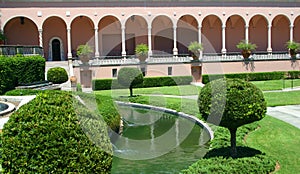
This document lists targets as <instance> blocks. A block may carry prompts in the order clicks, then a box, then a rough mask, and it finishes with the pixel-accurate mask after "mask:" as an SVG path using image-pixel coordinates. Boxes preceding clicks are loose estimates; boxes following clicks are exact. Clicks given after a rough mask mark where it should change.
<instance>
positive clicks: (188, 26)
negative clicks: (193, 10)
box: [177, 15, 199, 54]
mask: <svg viewBox="0 0 300 174" xmlns="http://www.w3.org/2000/svg"><path fill="white" fill-rule="evenodd" d="M197 28H198V22H197V20H196V19H195V18H194V17H193V16H191V15H185V16H182V17H181V18H180V19H179V20H178V22H177V48H178V53H179V54H189V51H188V46H189V44H190V43H191V42H193V41H197V42H199V41H198V30H197Z"/></svg>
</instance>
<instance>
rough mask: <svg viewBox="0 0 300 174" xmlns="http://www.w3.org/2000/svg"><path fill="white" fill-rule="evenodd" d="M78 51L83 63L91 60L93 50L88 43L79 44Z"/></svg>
mask: <svg viewBox="0 0 300 174" xmlns="http://www.w3.org/2000/svg"><path fill="white" fill-rule="evenodd" d="M76 53H77V55H78V57H79V58H80V60H81V61H82V63H86V62H88V61H89V60H90V58H91V54H92V53H93V50H92V48H91V47H90V46H89V45H88V44H85V45H79V46H78V47H77V52H76Z"/></svg>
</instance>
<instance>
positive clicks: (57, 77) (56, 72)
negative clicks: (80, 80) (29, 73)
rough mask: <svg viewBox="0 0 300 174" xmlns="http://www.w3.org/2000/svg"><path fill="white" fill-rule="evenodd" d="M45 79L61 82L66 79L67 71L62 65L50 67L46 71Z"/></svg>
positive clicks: (56, 82)
mask: <svg viewBox="0 0 300 174" xmlns="http://www.w3.org/2000/svg"><path fill="white" fill-rule="evenodd" d="M47 80H48V81H50V82H52V83H54V84H61V83H64V82H66V81H68V73H67V71H66V70H65V69H64V68H62V67H54V68H50V69H49V70H48V71H47Z"/></svg>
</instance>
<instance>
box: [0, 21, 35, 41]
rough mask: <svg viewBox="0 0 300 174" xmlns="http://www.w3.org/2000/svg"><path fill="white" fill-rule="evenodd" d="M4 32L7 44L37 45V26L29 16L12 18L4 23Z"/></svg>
mask: <svg viewBox="0 0 300 174" xmlns="http://www.w3.org/2000/svg"><path fill="white" fill-rule="evenodd" d="M4 33H5V35H6V38H7V39H6V43H7V44H8V45H39V32H38V29H37V26H36V24H35V23H34V22H33V21H32V20H31V19H29V18H26V17H23V16H20V17H15V18H12V19H11V20H9V21H8V22H7V23H6V24H5V26H4Z"/></svg>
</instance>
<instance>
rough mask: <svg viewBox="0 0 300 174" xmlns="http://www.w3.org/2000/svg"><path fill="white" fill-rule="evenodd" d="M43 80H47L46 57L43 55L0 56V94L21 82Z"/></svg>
mask: <svg viewBox="0 0 300 174" xmlns="http://www.w3.org/2000/svg"><path fill="white" fill-rule="evenodd" d="M43 80H45V59H44V58H43V57H41V56H26V57H22V56H21V57H20V56H15V57H4V56H1V57H0V94H3V93H5V92H6V91H9V90H11V89H14V88H15V87H16V86H18V85H21V84H27V83H32V82H37V81H43Z"/></svg>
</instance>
